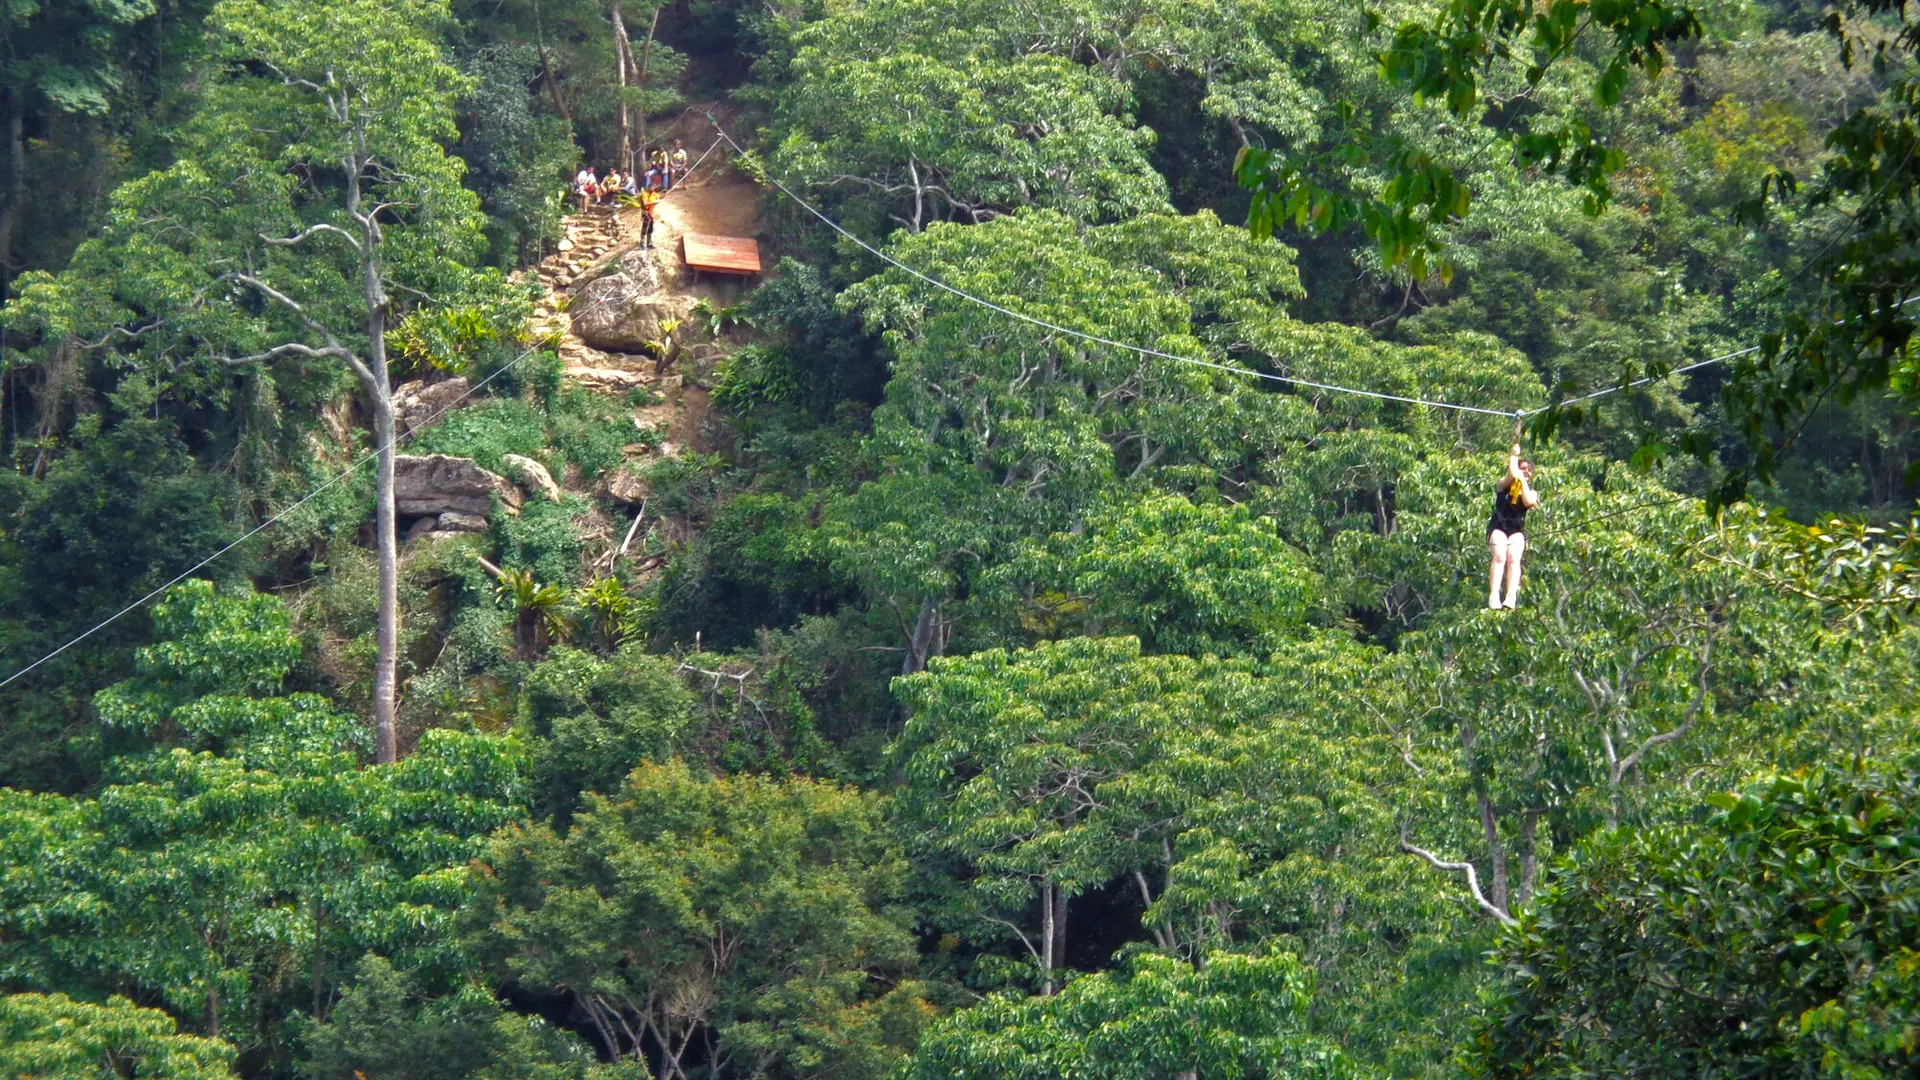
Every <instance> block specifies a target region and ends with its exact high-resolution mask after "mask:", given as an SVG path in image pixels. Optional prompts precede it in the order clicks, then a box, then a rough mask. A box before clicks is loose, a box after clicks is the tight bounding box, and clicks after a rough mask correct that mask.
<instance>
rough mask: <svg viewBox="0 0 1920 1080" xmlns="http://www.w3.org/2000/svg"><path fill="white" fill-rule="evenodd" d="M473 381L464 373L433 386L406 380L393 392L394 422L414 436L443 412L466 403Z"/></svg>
mask: <svg viewBox="0 0 1920 1080" xmlns="http://www.w3.org/2000/svg"><path fill="white" fill-rule="evenodd" d="M472 386H473V384H472V383H471V382H469V381H468V380H467V379H466V377H465V376H460V377H456V378H452V379H446V380H444V381H441V382H437V383H434V384H432V385H431V386H429V385H427V384H425V383H421V382H410V383H403V384H401V385H400V387H399V388H397V389H395V390H394V392H393V413H394V421H395V423H396V424H397V426H398V427H399V430H400V434H401V435H403V436H405V435H411V434H413V433H414V432H415V431H416V430H418V429H420V428H422V427H425V426H426V425H427V424H429V423H432V422H433V419H434V418H435V417H437V416H439V415H440V414H441V413H443V412H445V411H446V410H448V409H451V408H453V407H454V406H455V403H457V402H463V401H464V400H465V399H466V396H467V394H468V392H469V391H470V390H471V388H472Z"/></svg>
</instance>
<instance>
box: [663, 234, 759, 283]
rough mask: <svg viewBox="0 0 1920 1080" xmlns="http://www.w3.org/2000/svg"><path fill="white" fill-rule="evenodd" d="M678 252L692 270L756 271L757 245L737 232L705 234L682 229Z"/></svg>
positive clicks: (749, 272) (752, 272) (718, 271)
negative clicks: (728, 234)
mask: <svg viewBox="0 0 1920 1080" xmlns="http://www.w3.org/2000/svg"><path fill="white" fill-rule="evenodd" d="M680 253H681V255H682V257H684V258H685V259H686V260H687V265H688V266H689V267H691V268H692V269H695V270H712V271H715V272H716V273H721V274H757V273H759V272H760V245H759V244H758V243H755V242H754V241H752V240H748V239H745V238H743V237H738V236H707V235H704V234H702V233H683V234H682V235H681V237H680Z"/></svg>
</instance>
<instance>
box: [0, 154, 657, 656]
mask: <svg viewBox="0 0 1920 1080" xmlns="http://www.w3.org/2000/svg"><path fill="white" fill-rule="evenodd" d="M689 171H691V170H689ZM600 302H601V303H605V301H604V300H603V301H600ZM584 310H592V307H591V306H589V307H588V308H586V309H584ZM549 341H550V338H542V339H541V340H540V341H539V342H537V343H535V344H533V345H530V346H528V347H527V349H526V351H525V352H522V353H521V354H520V355H519V356H516V357H514V358H513V359H512V360H510V361H508V362H507V363H506V364H504V365H502V366H501V367H500V368H499V369H498V370H496V371H494V372H493V373H492V374H491V375H488V376H487V377H486V378H484V379H481V380H480V381H479V382H477V383H474V384H473V385H472V386H469V387H467V390H466V392H465V393H463V394H461V395H460V396H459V397H457V398H454V399H453V400H452V401H449V402H447V403H446V404H445V405H443V406H441V407H440V409H439V410H437V411H436V412H434V413H433V415H431V416H429V417H427V418H426V419H425V420H423V421H422V422H421V423H420V424H419V425H418V426H416V427H414V428H413V429H412V430H410V431H408V432H407V433H406V434H405V435H396V436H395V437H394V438H393V441H392V442H390V443H387V444H385V445H383V446H376V447H374V448H373V449H371V450H369V451H367V452H366V453H365V454H362V455H361V456H360V458H359V459H358V460H356V461H355V462H354V463H353V464H351V465H348V466H347V467H346V468H345V469H344V470H342V471H341V472H340V473H339V474H338V475H336V476H334V477H333V478H332V479H331V480H328V481H327V482H326V483H324V484H321V485H320V486H319V487H317V488H314V489H313V490H312V491H309V492H307V493H306V494H305V495H302V496H301V497H300V498H299V499H298V500H296V501H295V502H293V503H292V504H291V505H289V506H287V507H286V508H285V509H282V510H281V511H280V512H278V513H276V514H274V515H273V516H272V517H270V518H268V519H266V520H265V521H262V522H261V523H260V524H258V525H255V526H254V527H253V528H251V529H249V530H247V531H246V532H245V533H244V534H242V535H241V536H240V538H239V539H237V540H234V541H232V542H231V543H229V544H227V545H226V546H225V547H222V548H221V549H220V550H218V551H216V552H214V553H213V554H211V555H209V556H207V557H206V558H204V559H201V560H200V561H199V562H197V563H194V564H193V565H192V566H189V567H187V568H186V569H185V570H182V571H180V572H179V573H178V574H175V575H174V576H173V577H171V578H169V579H167V581H166V583H165V584H163V585H161V586H159V587H158V588H155V589H154V590H153V591H152V592H149V593H147V594H146V595H145V596H142V597H141V598H140V599H138V600H135V601H134V602H133V603H131V604H128V605H127V606H126V607H123V608H121V609H120V610H119V611H116V612H114V613H113V614H111V615H109V616H107V617H106V618H104V619H102V620H100V621H99V622H97V623H95V624H94V625H93V626H91V627H89V628H88V629H87V630H86V631H84V632H83V633H81V634H80V635H79V636H77V637H75V638H73V639H72V640H70V641H68V642H67V643H66V644H65V645H62V646H60V647H59V648H57V649H55V650H53V651H52V652H50V653H48V654H46V655H45V656H42V657H41V658H40V659H38V660H35V661H34V662H33V663H31V664H28V665H27V666H26V667H23V668H21V669H20V670H19V671H16V672H14V673H13V674H11V675H9V676H7V677H6V678H4V679H0V689H4V688H5V687H6V686H7V685H8V684H9V683H12V682H13V681H14V680H16V679H18V678H20V677H21V676H23V675H25V674H27V673H28V672H30V671H32V670H33V669H35V668H37V667H39V666H40V665H42V664H44V663H46V662H47V661H49V660H51V659H53V658H54V657H56V656H59V655H60V654H61V653H63V652H66V651H67V650H68V649H71V648H73V647H74V646H75V645H78V644H80V643H81V642H82V641H85V640H86V639H88V638H90V637H92V636H93V635H95V634H97V633H99V632H100V631H102V630H104V629H106V628H107V627H108V626H111V625H113V623H115V622H117V621H119V620H120V619H121V618H122V617H124V616H126V615H128V614H129V613H131V612H134V611H137V610H138V609H140V608H141V607H142V606H144V605H145V604H146V603H147V602H148V601H150V600H152V599H153V598H154V597H156V596H159V595H160V594H161V593H163V592H166V591H167V590H168V589H171V588H173V587H174V586H175V585H178V584H180V583H181V582H182V581H185V580H186V579H187V578H188V577H191V576H192V575H193V574H194V573H195V572H196V571H198V570H200V569H202V568H204V567H205V566H207V565H208V564H210V563H212V562H213V561H214V560H216V559H218V558H219V557H220V556H222V555H225V554H226V553H227V552H229V551H232V550H233V549H234V548H237V547H239V546H240V545H241V544H244V543H246V542H247V541H249V540H251V539H253V538H254V537H256V536H258V535H260V533H262V532H264V531H266V529H267V528H268V527H269V526H271V525H273V524H275V523H277V522H279V521H280V520H281V519H282V518H285V517H286V516H287V515H288V514H291V513H293V512H294V511H295V510H298V509H300V508H301V507H302V506H305V505H306V504H308V503H310V502H312V501H313V500H314V499H316V498H318V497H319V496H320V495H321V493H322V492H325V491H327V490H328V489H330V488H332V487H334V486H335V485H337V484H339V483H340V482H341V481H342V480H345V479H346V478H347V477H349V476H352V475H353V474H354V473H356V472H358V471H359V470H360V467H361V466H362V465H365V464H366V463H367V462H369V461H372V460H373V459H374V458H375V457H377V456H379V454H380V452H381V451H382V450H385V449H387V447H389V446H394V445H397V444H399V443H400V442H401V441H402V440H404V439H410V438H412V437H413V436H414V435H415V434H416V433H418V432H420V431H422V430H424V429H426V428H427V427H428V426H429V425H431V424H432V423H433V422H434V421H436V420H438V419H440V418H441V417H442V416H445V415H446V414H447V413H448V412H449V411H451V410H452V409H453V407H454V406H456V405H458V404H460V403H461V402H462V401H465V400H466V399H467V398H469V397H472V396H473V394H474V393H475V392H476V391H478V390H479V389H480V388H481V387H483V386H485V385H487V384H488V383H490V382H492V381H493V380H495V379H497V378H499V377H500V376H502V375H504V374H506V373H507V372H509V371H511V370H513V369H514V368H516V367H518V366H519V365H520V363H521V362H522V361H524V360H526V358H527V357H529V356H532V355H533V354H534V353H536V352H539V351H540V350H541V348H543V347H544V346H546V345H547V344H548V343H549Z"/></svg>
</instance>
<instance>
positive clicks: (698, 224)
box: [533, 124, 760, 456]
mask: <svg viewBox="0 0 1920 1080" xmlns="http://www.w3.org/2000/svg"><path fill="white" fill-rule="evenodd" d="M702 126H703V127H704V124H703V125H702ZM682 137H683V138H685V136H682ZM686 141H687V142H688V143H689V144H691V143H692V140H691V139H687V140H686ZM563 225H564V227H565V230H566V239H565V240H563V241H562V242H561V245H560V248H561V250H559V251H556V252H555V253H554V254H552V255H550V256H548V258H547V259H546V260H545V261H543V262H542V263H541V264H540V265H539V266H538V267H537V268H535V269H534V271H533V274H534V275H535V276H537V278H538V279H539V281H540V282H541V283H542V285H544V286H545V288H546V290H547V294H546V296H545V297H543V298H542V299H541V300H540V302H539V303H537V304H536V305H535V310H534V319H533V330H534V332H535V333H536V334H540V335H551V336H553V337H554V338H555V339H556V340H557V343H558V350H559V354H560V358H561V360H562V362H563V363H564V364H565V369H566V377H567V378H568V379H569V380H571V381H573V382H575V383H577V384H579V385H581V386H584V387H586V388H587V389H589V390H593V391H596V392H601V393H608V394H619V395H627V396H631V395H632V393H633V391H634V390H636V389H638V388H643V387H644V388H646V389H648V390H650V391H652V396H653V397H654V398H655V399H656V400H655V402H654V403H653V404H650V405H643V406H637V407H636V408H635V409H634V410H633V420H634V422H635V423H636V425H643V426H646V427H648V428H651V429H653V430H656V431H658V430H663V429H664V431H665V432H666V437H667V442H666V444H665V445H663V446H661V447H659V448H657V449H658V452H660V453H674V452H677V451H678V450H679V449H681V448H684V447H688V446H691V447H693V448H694V449H696V450H704V449H706V448H707V447H706V445H705V443H706V440H705V439H704V438H703V437H702V435H701V429H702V427H703V425H704V423H705V420H706V416H707V393H706V391H705V390H704V389H702V388H700V387H699V386H698V385H694V383H696V382H697V381H698V380H699V376H701V375H704V374H705V373H706V372H707V371H709V370H710V368H711V366H712V364H713V362H714V361H715V360H717V358H718V357H719V356H720V355H721V354H722V352H723V351H724V350H725V349H726V348H727V346H728V344H729V343H728V342H726V341H718V342H716V341H712V340H710V339H709V337H708V334H707V331H706V327H705V326H704V325H700V320H698V319H695V318H693V317H692V312H693V308H694V305H695V304H696V303H697V302H698V301H700V300H703V299H704V300H707V301H709V302H710V303H711V304H713V305H714V306H727V305H730V304H734V303H737V302H738V301H739V300H740V298H741V297H742V296H743V295H744V294H745V292H746V291H747V290H748V289H749V288H751V286H752V282H751V281H749V280H748V279H743V278H732V277H726V276H721V275H714V274H706V275H702V276H701V278H700V280H698V281H695V280H693V275H692V274H691V273H690V272H689V271H688V270H687V268H686V266H685V264H684V263H683V262H682V261H681V257H680V250H681V249H680V237H681V235H682V234H684V233H687V232H695V233H711V234H717V235H721V236H742V237H752V236H755V235H756V234H757V233H758V232H759V228H760V213H759V190H758V188H757V187H756V186H755V184H754V183H753V181H752V180H750V179H748V178H747V177H745V176H743V175H741V174H739V173H738V172H736V171H734V170H733V169H732V168H731V165H730V162H729V161H728V160H727V158H726V156H725V148H724V147H722V148H721V149H718V150H715V151H714V152H713V153H712V154H711V155H709V156H708V158H707V160H706V161H705V163H704V164H702V165H701V166H700V167H699V168H698V169H697V170H695V171H694V173H693V175H692V176H691V177H690V178H689V179H688V180H687V181H686V182H685V183H683V184H679V185H676V186H675V188H674V190H672V191H670V192H668V193H667V195H666V197H665V198H664V199H662V200H661V202H660V205H659V207H658V208H657V209H656V211H655V227H654V237H653V247H652V248H651V249H650V250H642V249H640V247H639V243H640V226H641V215H640V211H639V210H637V209H632V208H623V209H620V210H618V211H615V210H612V209H607V208H596V209H594V210H591V211H589V212H588V213H586V214H571V215H568V216H567V217H566V218H564V219H563ZM649 263H650V264H651V267H652V274H653V276H654V277H656V278H657V280H658V281H659V291H658V292H657V293H655V294H652V295H651V296H650V297H649V299H651V300H654V301H657V302H660V303H661V304H662V306H663V307H665V308H668V309H670V311H671V312H672V314H673V315H674V316H675V317H676V318H678V319H679V329H678V330H677V331H676V333H675V336H676V338H677V339H678V340H679V343H680V359H679V361H678V362H677V364H676V369H675V370H673V371H669V372H666V373H664V374H662V373H659V372H657V371H656V365H655V363H654V360H653V358H652V357H650V356H645V355H641V354H637V353H616V352H604V351H602V350H599V349H595V348H592V347H591V346H589V345H587V344H586V343H585V342H583V341H581V340H580V338H579V337H578V336H576V335H575V334H574V331H573V320H572V318H571V317H570V316H569V314H568V309H569V307H570V306H571V304H572V303H573V301H574V298H575V295H576V294H577V293H578V291H579V290H580V289H581V288H582V287H583V286H585V285H586V284H587V283H588V282H590V281H593V280H594V279H596V278H599V277H602V276H604V275H606V274H609V273H617V272H621V271H623V270H625V271H632V272H634V273H632V274H630V276H639V277H644V276H646V273H647V267H646V264H649ZM688 375H692V376H694V379H692V380H689V379H688V378H687V376H688ZM630 451H631V453H632V455H635V456H637V455H640V454H643V453H645V450H644V448H642V447H641V446H640V445H639V444H638V443H636V444H634V446H633V447H631V448H630Z"/></svg>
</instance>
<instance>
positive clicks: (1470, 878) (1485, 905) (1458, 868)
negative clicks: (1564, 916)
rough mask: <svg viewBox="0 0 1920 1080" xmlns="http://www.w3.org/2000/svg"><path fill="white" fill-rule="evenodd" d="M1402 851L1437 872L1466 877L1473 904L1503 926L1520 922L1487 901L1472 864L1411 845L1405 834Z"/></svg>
mask: <svg viewBox="0 0 1920 1080" xmlns="http://www.w3.org/2000/svg"><path fill="white" fill-rule="evenodd" d="M1400 850H1401V851H1404V852H1406V853H1407V854H1409V855H1414V856H1418V857H1419V858H1420V859H1422V860H1424V861H1425V862H1426V864H1427V865H1429V866H1431V867H1433V868H1434V869H1435V870H1445V871H1447V872H1448V873H1452V874H1464V875H1466V879H1467V891H1468V892H1469V893H1472V894H1473V902H1474V903H1475V904H1478V905H1479V907H1480V910H1481V911H1484V912H1486V913H1487V914H1489V915H1491V916H1493V917H1494V919H1495V920H1496V921H1498V922H1499V923H1500V925H1501V926H1512V925H1514V924H1515V923H1516V922H1517V921H1518V920H1516V919H1515V918H1514V917H1513V916H1511V915H1509V914H1507V913H1506V912H1504V911H1502V910H1500V909H1499V908H1497V907H1495V906H1494V905H1493V902H1492V901H1490V900H1488V899H1487V897H1486V894H1485V893H1483V892H1481V891H1480V873H1479V871H1477V870H1475V869H1474V868H1473V864H1472V863H1470V862H1447V861H1446V860H1444V859H1442V858H1440V857H1439V856H1437V855H1435V854H1434V853H1433V852H1431V851H1428V850H1427V849H1425V848H1421V847H1415V846H1414V845H1413V844H1411V843H1409V842H1408V841H1407V835H1406V833H1404V832H1402V833H1401V834H1400Z"/></svg>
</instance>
